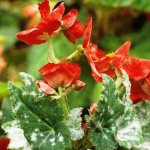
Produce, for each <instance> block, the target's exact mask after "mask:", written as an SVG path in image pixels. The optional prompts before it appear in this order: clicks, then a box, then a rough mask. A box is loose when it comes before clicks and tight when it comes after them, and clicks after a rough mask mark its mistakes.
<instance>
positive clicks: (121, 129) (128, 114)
mask: <svg viewBox="0 0 150 150" xmlns="http://www.w3.org/2000/svg"><path fill="white" fill-rule="evenodd" d="M122 74H123V75H122V83H123V85H124V92H123V96H122V101H123V102H124V104H125V112H124V114H123V116H122V117H121V118H120V120H119V122H118V129H117V134H116V140H117V141H118V143H119V145H120V146H122V147H124V148H127V149H131V148H132V147H133V146H134V145H137V144H140V143H141V141H142V130H141V126H140V122H139V119H138V117H137V115H136V112H135V109H134V107H133V104H132V101H131V99H130V89H131V85H130V81H129V78H128V75H127V73H126V72H125V71H124V70H122Z"/></svg>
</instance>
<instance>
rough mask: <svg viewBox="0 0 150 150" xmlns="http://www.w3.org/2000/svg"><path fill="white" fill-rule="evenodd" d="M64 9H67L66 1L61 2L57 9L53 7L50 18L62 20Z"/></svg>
mask: <svg viewBox="0 0 150 150" xmlns="http://www.w3.org/2000/svg"><path fill="white" fill-rule="evenodd" d="M56 5H57V4H56ZM64 11H65V6H64V3H63V2H62V3H60V5H59V6H57V7H56V8H55V9H53V11H52V12H51V14H50V17H49V18H52V20H57V21H60V22H61V21H62V16H63V14H64Z"/></svg>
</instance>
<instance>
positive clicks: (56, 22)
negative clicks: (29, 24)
mask: <svg viewBox="0 0 150 150" xmlns="http://www.w3.org/2000/svg"><path fill="white" fill-rule="evenodd" d="M64 10H65V7H64V3H63V2H62V3H60V5H59V6H57V7H56V8H55V9H54V10H52V11H50V6H49V1H48V0H44V1H43V2H42V3H40V4H39V11H40V14H41V18H42V19H41V22H39V23H38V24H36V25H35V26H34V27H33V28H32V29H28V30H25V31H22V32H19V33H18V34H17V38H18V39H19V40H21V41H23V42H25V43H26V44H28V45H33V44H41V43H44V42H45V41H46V40H47V38H48V37H49V36H51V35H52V34H53V33H54V32H55V31H56V30H57V29H58V28H59V27H60V26H61V21H62V16H63V14H64Z"/></svg>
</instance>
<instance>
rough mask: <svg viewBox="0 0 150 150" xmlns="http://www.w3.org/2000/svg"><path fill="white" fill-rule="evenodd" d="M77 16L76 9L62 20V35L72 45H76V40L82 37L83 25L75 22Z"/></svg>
mask: <svg viewBox="0 0 150 150" xmlns="http://www.w3.org/2000/svg"><path fill="white" fill-rule="evenodd" d="M77 15H78V11H77V10H76V9H72V10H70V11H69V12H68V13H67V14H66V15H64V17H63V19H62V21H63V25H62V29H63V33H64V35H65V36H66V37H67V38H68V40H70V41H71V42H72V43H76V40H77V39H78V38H81V37H82V36H83V34H84V29H85V27H84V26H83V24H82V23H81V22H80V21H78V20H76V18H77Z"/></svg>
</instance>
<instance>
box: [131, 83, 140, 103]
mask: <svg viewBox="0 0 150 150" xmlns="http://www.w3.org/2000/svg"><path fill="white" fill-rule="evenodd" d="M130 97H131V100H132V101H133V102H134V103H136V102H139V101H142V89H141V87H140V85H139V83H138V82H135V81H131V96H130Z"/></svg>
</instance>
